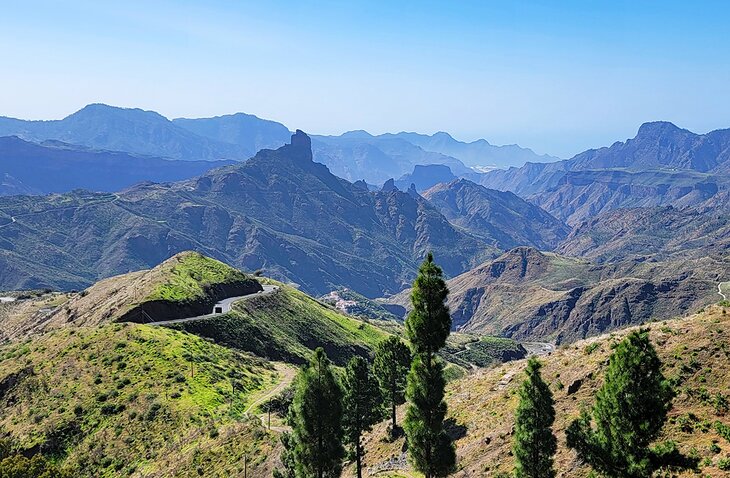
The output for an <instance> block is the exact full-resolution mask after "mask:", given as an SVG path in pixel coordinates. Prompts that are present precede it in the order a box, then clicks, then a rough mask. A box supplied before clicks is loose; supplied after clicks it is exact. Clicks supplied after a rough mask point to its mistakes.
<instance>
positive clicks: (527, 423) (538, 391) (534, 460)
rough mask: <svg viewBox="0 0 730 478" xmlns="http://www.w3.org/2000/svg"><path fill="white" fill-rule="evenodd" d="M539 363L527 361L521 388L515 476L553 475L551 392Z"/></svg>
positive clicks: (540, 477) (542, 477) (554, 445)
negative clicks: (525, 375) (525, 374)
mask: <svg viewBox="0 0 730 478" xmlns="http://www.w3.org/2000/svg"><path fill="white" fill-rule="evenodd" d="M540 367H541V364H540V362H539V361H538V360H537V359H536V358H534V357H532V358H530V359H529V360H528V361H527V370H526V373H527V379H526V380H525V381H524V382H523V383H522V386H521V387H520V392H519V394H520V403H519V405H517V411H516V413H515V435H514V444H513V447H512V448H513V452H514V456H515V461H516V466H515V476H516V478H552V477H554V476H555V470H554V469H553V456H554V455H555V451H556V450H557V439H556V438H555V435H553V431H552V426H553V422H554V421H555V408H554V401H553V394H552V392H551V391H550V387H549V386H548V384H546V383H545V382H544V381H543V380H542V377H541V375H540Z"/></svg>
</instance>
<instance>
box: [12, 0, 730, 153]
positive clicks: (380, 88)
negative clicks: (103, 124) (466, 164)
mask: <svg viewBox="0 0 730 478" xmlns="http://www.w3.org/2000/svg"><path fill="white" fill-rule="evenodd" d="M729 30H730V5H728V3H727V2H720V1H717V2H711V1H695V2H675V1H671V0H665V1H652V0H645V1H632V2H623V1H611V2H601V1H575V2H572V1H563V2H558V1H522V2H520V1H514V2H509V1H499V2H497V1H495V2H490V1H480V2H472V1H457V0H454V1H442V2H434V1H427V0H426V1H423V0H422V1H370V2H341V1H337V2H334V1H317V2H307V1H298V2H294V1H280V2H271V1H257V2H249V1H240V0H239V1H222V0H213V1H205V2H203V1H181V0H179V1H174V2H173V1H152V0H148V1H136V0H131V1H129V0H128V1H124V2H106V1H98V0H95V1H76V0H65V1H37V0H23V1H22V2H7V4H5V5H3V9H2V14H0V55H1V57H0V58H2V65H3V66H2V74H0V115H5V116H14V117H21V118H29V119H55V118H62V117H63V116H66V115H67V114H69V113H71V112H73V111H75V110H77V109H79V108H80V107H82V106H83V105H85V104H87V103H91V102H104V103H109V104H114V105H118V106H130V107H141V108H144V109H152V110H155V111H159V112H160V113H162V114H164V115H165V116H168V117H170V118H172V117H179V116H188V117H198V116H212V115H219V114H226V113H232V112H236V111H243V112H247V113H252V114H256V115H258V116H261V117H264V118H270V119H274V120H277V121H281V122H283V123H285V124H286V125H287V126H288V127H290V128H291V129H294V128H301V129H303V130H305V131H308V132H312V133H321V134H330V133H331V134H339V133H342V132H344V131H347V130H352V129H366V130H368V131H370V132H372V133H382V132H386V131H391V132H396V131H402V130H407V131H418V132H424V133H433V132H435V131H439V130H445V131H448V132H450V133H451V134H452V135H454V136H455V137H456V138H458V139H463V140H473V139H476V138H480V137H483V138H485V139H487V140H489V141H490V142H492V143H494V144H507V143H519V144H520V145H523V146H528V147H531V148H533V149H535V150H536V151H538V152H541V153H542V152H547V153H551V154H556V155H560V156H563V157H569V156H571V155H573V154H575V153H577V152H579V151H582V150H584V149H587V148H589V147H597V146H602V145H609V144H611V143H613V142H614V141H617V140H624V139H626V138H629V137H632V136H633V135H634V134H635V132H636V130H637V128H638V126H639V125H640V124H641V123H643V122H645V121H653V120H667V121H673V122H675V123H676V124H678V125H679V126H682V127H685V128H687V129H690V130H693V131H696V132H706V131H709V130H712V129H718V128H726V127H730V114H729V112H730V31H729Z"/></svg>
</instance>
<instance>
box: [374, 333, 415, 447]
mask: <svg viewBox="0 0 730 478" xmlns="http://www.w3.org/2000/svg"><path fill="white" fill-rule="evenodd" d="M410 365H411V351H410V350H408V346H407V345H406V344H404V343H403V342H402V341H401V340H400V339H399V338H398V337H396V336H395V335H392V336H390V337H388V338H387V339H385V340H382V341H381V342H380V343H378V345H377V346H376V347H375V361H374V363H373V370H374V372H375V375H376V376H377V377H378V382H380V387H381V388H382V389H383V394H384V395H385V399H386V402H387V403H388V405H389V406H390V414H391V433H392V434H393V435H396V434H397V428H396V418H395V408H396V407H397V406H398V405H400V404H401V403H403V401H404V400H405V393H404V392H405V388H406V375H407V374H408V369H409V367H410Z"/></svg>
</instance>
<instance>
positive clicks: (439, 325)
mask: <svg viewBox="0 0 730 478" xmlns="http://www.w3.org/2000/svg"><path fill="white" fill-rule="evenodd" d="M448 294H449V289H448V288H447V287H446V282H445V281H444V277H443V272H442V270H441V268H440V267H439V266H437V265H436V263H435V262H434V261H433V254H431V253H430V252H429V253H428V256H427V257H426V260H425V261H423V263H422V264H421V267H419V269H418V276H417V277H416V280H415V282H414V283H413V289H412V290H411V304H412V305H413V310H411V312H410V313H409V314H408V317H407V318H406V337H407V338H408V340H409V341H410V342H411V346H412V347H413V351H414V352H415V353H417V354H421V353H425V354H432V353H435V352H436V351H438V350H439V349H440V348H442V347H443V346H444V345H446V338H447V337H448V336H449V333H450V332H451V316H450V315H449V308H448V307H447V306H446V303H445V302H446V297H447V296H448Z"/></svg>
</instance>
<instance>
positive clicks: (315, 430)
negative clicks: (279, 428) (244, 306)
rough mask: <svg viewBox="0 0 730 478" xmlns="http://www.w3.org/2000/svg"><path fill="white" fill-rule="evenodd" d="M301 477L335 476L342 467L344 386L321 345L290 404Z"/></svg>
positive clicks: (301, 373)
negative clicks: (341, 385)
mask: <svg viewBox="0 0 730 478" xmlns="http://www.w3.org/2000/svg"><path fill="white" fill-rule="evenodd" d="M289 422H290V424H291V426H292V433H291V438H290V440H291V451H292V458H293V461H294V466H295V469H296V476H297V478H334V477H338V476H340V472H341V471H342V458H343V456H344V448H343V446H342V388H341V387H340V384H339V382H338V381H337V379H336V377H335V375H334V373H333V371H332V367H331V364H330V361H329V359H328V358H327V355H326V354H325V353H324V350H323V349H322V348H321V347H320V348H318V349H317V350H315V352H314V355H313V356H312V358H311V360H310V361H309V363H308V364H307V366H306V367H304V368H303V369H302V370H300V371H299V373H298V374H297V378H296V391H295V392H294V399H293V401H292V404H291V408H290V417H289Z"/></svg>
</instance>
